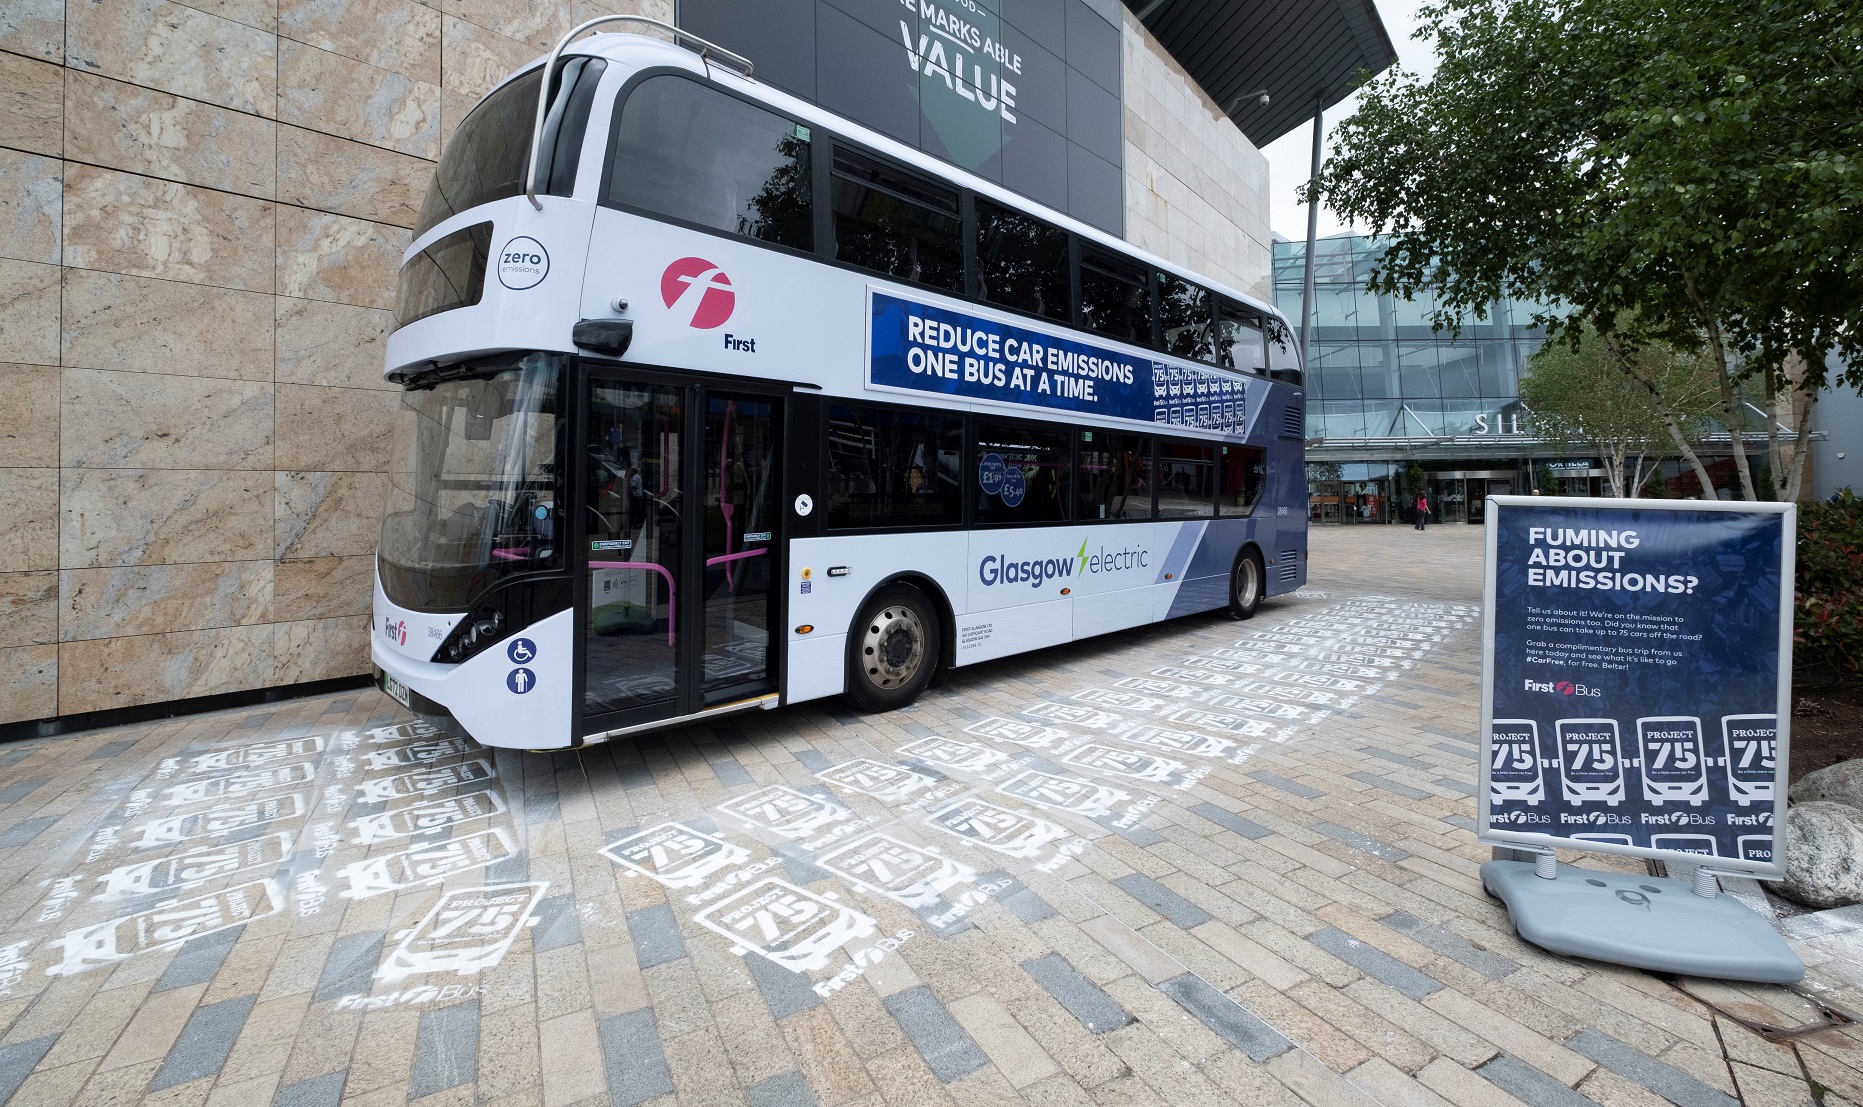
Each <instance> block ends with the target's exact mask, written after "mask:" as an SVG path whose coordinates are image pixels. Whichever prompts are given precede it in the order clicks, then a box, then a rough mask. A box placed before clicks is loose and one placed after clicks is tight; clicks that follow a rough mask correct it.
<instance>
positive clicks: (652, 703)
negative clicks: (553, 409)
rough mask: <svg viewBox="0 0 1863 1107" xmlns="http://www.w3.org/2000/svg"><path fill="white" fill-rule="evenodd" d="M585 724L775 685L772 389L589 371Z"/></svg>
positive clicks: (777, 403)
mask: <svg viewBox="0 0 1863 1107" xmlns="http://www.w3.org/2000/svg"><path fill="white" fill-rule="evenodd" d="M584 382H585V384H584V387H585V392H584V396H583V404H582V411H583V417H582V422H583V424H584V427H583V456H582V459H581V465H582V479H581V487H580V492H581V496H580V499H581V500H582V516H583V518H582V525H583V529H584V539H583V541H582V542H581V543H580V548H581V551H582V558H583V563H582V578H583V579H582V584H583V587H584V598H583V601H582V602H581V603H580V604H579V605H578V607H579V616H580V622H581V635H582V650H581V653H582V660H581V667H582V680H581V684H582V694H581V700H582V703H581V717H582V725H581V726H580V727H579V733H581V734H583V735H587V734H593V733H601V732H603V731H608V730H616V729H621V728H625V727H631V726H637V725H643V724H649V723H654V722H658V721H662V720H665V719H670V718H677V717H679V716H683V715H691V714H695V713H697V712H700V711H704V710H705V709H707V708H709V707H714V706H718V705H720V704H724V703H729V702H733V701H735V700H739V699H744V698H747V697H751V696H756V695H762V694H766V693H769V692H773V691H775V688H776V680H775V677H776V673H775V668H774V661H775V650H774V648H773V642H774V640H773V638H772V632H773V630H774V629H775V628H776V626H777V605H778V596H777V592H776V586H777V582H778V573H777V568H778V567H777V565H776V564H775V561H776V559H777V558H778V557H780V552H779V551H780V548H781V547H780V543H779V541H778V539H779V537H780V535H779V524H780V519H779V516H778V512H777V504H778V503H779V502H780V500H779V497H780V495H781V491H782V490H781V488H780V487H779V482H780V476H781V469H780V460H781V459H780V456H779V454H778V448H777V434H778V428H779V426H780V421H781V415H782V411H781V406H782V401H781V399H780V398H779V397H777V396H775V395H767V394H760V393H758V392H755V391H746V390H737V389H730V388H719V387H705V386H700V385H696V384H692V383H688V382H680V381H677V380H671V379H655V378H652V377H649V376H647V375H644V374H636V373H628V372H625V371H609V370H605V369H604V370H597V369H591V370H590V371H589V372H587V373H586V374H585V375H584Z"/></svg>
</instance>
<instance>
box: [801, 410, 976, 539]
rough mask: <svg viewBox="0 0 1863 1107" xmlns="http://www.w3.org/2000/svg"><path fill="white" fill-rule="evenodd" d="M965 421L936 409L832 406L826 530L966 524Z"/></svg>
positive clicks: (829, 426) (829, 421)
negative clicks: (961, 479) (961, 473)
mask: <svg viewBox="0 0 1863 1107" xmlns="http://www.w3.org/2000/svg"><path fill="white" fill-rule="evenodd" d="M963 445H964V421H963V420H962V419H960V418H958V417H957V416H953V415H942V414H939V413H938V412H935V411H905V410H897V409H894V408H877V407H856V406H853V405H851V404H830V405H829V406H828V529H830V530H866V529H869V528H874V529H877V528H889V527H947V526H956V525H957V524H959V523H961V522H963V515H964V494H963V489H962V488H961V487H960V486H959V485H958V483H957V481H958V472H957V470H958V458H959V457H961V456H962V454H963Z"/></svg>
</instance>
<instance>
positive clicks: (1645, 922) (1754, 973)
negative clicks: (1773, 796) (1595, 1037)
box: [1481, 861, 1805, 984]
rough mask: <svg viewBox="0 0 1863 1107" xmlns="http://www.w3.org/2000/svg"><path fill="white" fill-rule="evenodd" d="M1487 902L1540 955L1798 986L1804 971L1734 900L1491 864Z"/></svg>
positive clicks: (1582, 872)
mask: <svg viewBox="0 0 1863 1107" xmlns="http://www.w3.org/2000/svg"><path fill="white" fill-rule="evenodd" d="M1481 883H1482V886H1483V887H1484V888H1486V889H1487V890H1488V894H1489V895H1491V896H1494V897H1495V898H1497V899H1499V900H1501V901H1502V902H1504V903H1506V904H1507V911H1508V914H1510V915H1512V916H1513V918H1514V929H1515V930H1516V931H1518V932H1519V934H1520V936H1521V937H1522V938H1524V939H1526V940H1527V941H1529V942H1532V943H1533V944H1534V945H1536V946H1539V947H1540V948H1542V949H1548V950H1551V951H1552V952H1554V953H1564V954H1568V955H1570V956H1573V957H1589V958H1591V959H1592V960H1594V961H1609V962H1610V963H1612V964H1614V965H1629V966H1630V967H1631V968H1637V969H1652V970H1655V971H1656V972H1672V973H1679V974H1682V975H1685V976H1700V977H1707V978H1711V979H1719V980H1751V981H1754V982H1757V983H1761V984H1792V983H1796V982H1797V981H1799V980H1801V979H1803V977H1804V975H1805V966H1804V964H1803V963H1802V962H1801V961H1799V959H1798V955H1797V954H1795V953H1793V952H1792V950H1791V947H1789V946H1787V945H1786V944H1785V939H1784V938H1781V937H1780V936H1779V935H1778V933H1777V932H1775V931H1774V930H1773V928H1772V927H1771V926H1770V925H1768V924H1767V922H1766V920H1765V919H1762V918H1760V917H1759V915H1757V914H1755V913H1754V912H1753V910H1752V909H1751V908H1749V907H1747V906H1746V905H1745V904H1743V903H1741V902H1740V901H1739V900H1737V899H1735V898H1733V897H1732V896H1727V895H1719V896H1714V897H1713V898H1708V897H1706V896H1698V895H1696V894H1695V892H1694V890H1693V889H1692V888H1691V887H1690V886H1689V885H1687V884H1684V883H1683V882H1682V881H1679V880H1664V879H1661V878H1658V877H1652V876H1632V875H1629V874H1626V873H1615V872H1602V871H1598V870H1595V869H1580V868H1574V867H1573V866H1571V865H1560V866H1559V867H1558V870H1557V873H1556V875H1555V876H1554V877H1553V878H1552V879H1550V880H1548V879H1546V878H1545V877H1542V876H1539V875H1537V874H1536V873H1535V871H1534V866H1533V864H1532V863H1531V862H1525V861H1489V862H1487V863H1486V864H1484V865H1482V867H1481Z"/></svg>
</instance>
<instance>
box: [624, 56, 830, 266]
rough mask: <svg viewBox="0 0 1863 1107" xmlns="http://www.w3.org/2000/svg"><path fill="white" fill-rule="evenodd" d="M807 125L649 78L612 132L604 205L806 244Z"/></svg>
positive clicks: (809, 245) (809, 198) (688, 84)
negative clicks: (611, 148)
mask: <svg viewBox="0 0 1863 1107" xmlns="http://www.w3.org/2000/svg"><path fill="white" fill-rule="evenodd" d="M810 158H811V142H810V134H809V129H808V128H807V127H804V126H801V125H800V124H797V123H793V122H791V121H790V120H788V119H785V118H783V117H782V116H780V115H777V114H775V113H774V112H768V111H765V110H763V109H762V108H759V107H755V106H753V105H751V104H747V103H745V102H743V101H742V100H739V99H737V98H735V97H732V96H728V95H726V94H724V93H722V92H719V91H718V90H716V89H711V88H706V87H705V86H704V85H701V84H699V83H698V82H696V81H691V80H688V79H686V78H684V77H674V76H665V77H649V78H648V79H647V80H645V81H642V82H641V83H640V85H639V86H638V87H637V88H635V89H634V91H633V92H631V93H629V94H628V98H627V103H626V104H625V105H624V106H623V107H622V109H621V118H620V122H619V123H618V124H617V125H616V127H615V138H614V149H613V152H612V153H611V154H610V156H609V168H608V181H607V184H606V192H605V194H604V196H603V197H602V200H603V202H604V203H607V204H611V205H619V206H623V207H632V208H639V209H642V210H645V211H649V212H653V213H655V214H658V215H665V216H670V217H672V218H674V219H683V220H686V221H687V222H690V223H697V224H699V225H700V226H703V227H711V228H713V229H715V230H720V231H729V232H731V233H733V234H741V235H745V236H748V237H750V238H756V239H761V240H763V241H765V242H774V243H776V244H778V245H781V246H792V247H794V248H796V249H798V250H809V249H813V248H814V244H815V234H814V216H813V214H812V212H813V204H814V198H813V193H812V190H811V186H810V177H811V170H810V168H809V167H810Z"/></svg>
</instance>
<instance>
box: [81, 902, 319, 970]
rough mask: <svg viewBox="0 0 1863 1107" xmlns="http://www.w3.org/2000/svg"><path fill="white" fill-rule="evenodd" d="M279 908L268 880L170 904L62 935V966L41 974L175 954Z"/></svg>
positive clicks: (274, 912) (279, 905) (283, 903)
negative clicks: (154, 953)
mask: <svg viewBox="0 0 1863 1107" xmlns="http://www.w3.org/2000/svg"><path fill="white" fill-rule="evenodd" d="M284 905H285V899H284V894H283V893H282V892H280V891H279V888H278V884H277V882H276V881H272V880H255V881H253V882H251V883H249V884H240V885H236V886H234V887H232V888H226V889H223V890H221V891H218V892H210V893H208V894H206V895H203V896H196V897H194V898H192V899H183V900H174V901H172V902H169V903H165V904H162V905H161V906H160V907H155V908H152V909H150V910H148V911H141V912H138V913H136V914H134V915H125V916H123V917H122V918H118V919H111V920H110V921H109V922H104V923H98V924H96V925H94V926H86V927H80V928H79V929H77V930H73V931H71V932H69V933H67V934H66V935H65V936H64V937H62V938H59V939H57V940H56V941H54V942H53V943H52V944H53V945H54V946H57V947H59V948H60V949H61V950H62V951H63V956H62V958H61V960H60V961H59V963H58V964H56V965H53V966H52V967H51V968H49V969H46V970H45V971H46V974H47V975H50V976H68V975H70V974H72V973H79V972H83V971H84V970H86V969H90V968H95V967H96V966H98V965H107V964H110V963H112V962H115V961H123V960H126V959H128V958H131V957H134V956H136V955H137V954H141V953H148V952H150V951H152V950H158V949H176V948H178V947H180V946H181V945H182V944H183V943H184V942H187V941H189V940H191V939H194V938H202V937H205V936H207V935H209V934H212V933H214V932H216V931H220V930H225V929H226V928H227V927H231V926H241V925H243V924H245V923H249V922H252V921H253V920H254V919H262V918H265V917H266V916H268V915H273V914H277V913H278V912H279V911H282V910H284Z"/></svg>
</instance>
